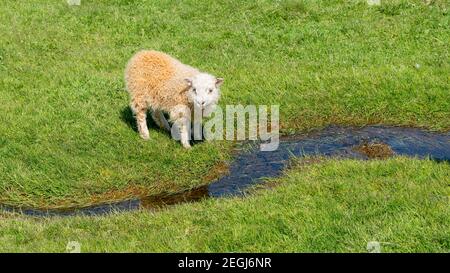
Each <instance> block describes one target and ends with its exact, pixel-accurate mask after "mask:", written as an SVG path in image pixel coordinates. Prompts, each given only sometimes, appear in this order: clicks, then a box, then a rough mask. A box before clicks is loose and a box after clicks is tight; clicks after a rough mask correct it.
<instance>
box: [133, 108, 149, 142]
mask: <svg viewBox="0 0 450 273" xmlns="http://www.w3.org/2000/svg"><path fill="white" fill-rule="evenodd" d="M146 112H147V111H146V110H141V111H139V112H136V114H135V115H136V123H137V127H138V131H139V135H140V136H141V137H142V138H143V139H144V140H148V139H150V134H149V132H148V127H147V113H146Z"/></svg>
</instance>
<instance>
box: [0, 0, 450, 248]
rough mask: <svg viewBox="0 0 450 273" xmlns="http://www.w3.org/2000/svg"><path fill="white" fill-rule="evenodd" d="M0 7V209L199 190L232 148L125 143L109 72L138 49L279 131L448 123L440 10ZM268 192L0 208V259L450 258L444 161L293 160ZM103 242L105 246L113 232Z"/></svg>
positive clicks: (123, 104) (119, 0)
mask: <svg viewBox="0 0 450 273" xmlns="http://www.w3.org/2000/svg"><path fill="white" fill-rule="evenodd" d="M81 2H82V5H81V6H79V7H69V6H68V5H67V3H66V1H65V0H59V1H52V0H35V1H21V3H20V4H18V3H17V1H13V0H4V1H1V2H0V34H1V35H0V202H1V203H7V204H12V205H21V206H42V207H61V206H68V205H86V204H89V203H95V202H99V201H102V200H103V201H105V200H109V199H118V198H125V197H127V196H131V195H136V194H156V193H161V192H168V193H170V192H174V191H179V190H182V189H185V188H189V187H194V186H196V185H199V184H202V183H207V182H208V181H209V180H210V179H211V178H212V177H214V176H215V175H216V174H217V173H218V172H220V171H221V170H222V169H223V162H226V160H227V159H229V155H230V151H231V147H232V144H231V143H229V142H220V141H217V142H211V143H199V144H197V145H195V146H194V148H193V149H192V150H190V151H186V150H184V149H183V148H182V147H181V146H180V145H179V144H178V143H177V142H175V141H173V140H171V139H170V138H169V136H168V135H167V134H166V133H164V132H161V131H160V130H157V129H156V128H155V127H154V126H152V128H151V133H150V135H151V140H150V141H148V142H144V141H142V140H140V138H139V137H138V135H137V133H136V132H135V130H134V128H135V125H134V122H133V117H132V115H131V113H130V111H129V109H128V108H127V105H128V97H127V94H126V92H125V91H124V82H123V69H124V66H125V64H126V62H127V60H128V59H129V58H130V57H131V56H132V54H133V53H134V52H136V51H137V50H139V49H143V48H151V49H157V50H161V51H165V52H167V53H170V54H172V55H174V56H176V57H178V58H179V59H181V60H182V61H184V62H186V63H189V64H191V65H194V66H197V67H199V68H200V69H202V70H205V71H208V72H211V73H213V74H215V75H218V76H222V77H224V78H225V84H224V86H223V89H222V91H223V96H222V100H221V104H222V105H226V104H264V105H270V104H279V105H280V113H281V126H282V131H283V133H291V132H303V131H308V130H311V129H313V128H319V127H323V126H325V125H327V124H342V125H365V124H373V123H382V124H393V125H408V126H418V127H426V128H428V129H431V130H440V131H445V130H449V129H450V92H449V86H450V77H449V75H450V53H449V47H448V45H449V43H450V29H449V27H448V26H449V25H450V15H449V8H450V5H449V3H448V1H445V0H435V1H432V4H431V5H426V4H425V3H424V1H420V0H415V1H414V0H411V1H406V0H391V1H382V2H383V4H382V6H380V7H368V6H367V4H366V1H364V0H360V1H356V0H355V1H344V0H326V1H325V0H318V1H313V0H297V1H294V0H288V1H268V0H258V1H225V0H219V1H213V2H208V3H205V2H204V1H195V0H188V1H182V2H180V1H167V0H165V1H151V0H142V1H133V0H95V1H94V0H82V1H81ZM276 184H279V185H280V186H279V187H275V188H274V189H273V190H268V191H262V192H260V193H258V194H256V195H254V196H250V197H248V198H246V199H229V200H227V199H220V200H205V201H203V202H201V203H196V204H185V205H180V206H176V207H173V208H170V209H168V210H167V211H161V212H155V213H151V212H148V211H139V212H133V213H123V214H117V215H111V216H106V217H92V218H88V217H75V218H49V219H34V218H28V217H24V216H19V215H14V214H7V213H2V214H0V220H1V221H0V251H57V252H59V251H64V250H65V246H66V244H67V242H68V241H79V242H80V243H81V244H82V251H226V252H229V251H286V252H290V251H313V252H316V251H339V252H346V251H352V252H361V251H366V244H367V242H369V241H381V242H386V243H382V250H383V251H395V252H413V251H425V252H448V251H449V249H450V238H449V235H448V234H449V230H450V228H449V223H450V221H449V220H450V219H449V206H448V205H449V203H448V200H449V195H450V193H449V187H448V185H449V165H448V164H447V163H441V164H438V163H435V162H432V161H427V160H425V161H419V160H415V159H405V158H395V159H391V160H388V161H386V162H384V161H371V162H359V161H352V160H345V161H334V160H325V161H324V162H322V163H319V164H317V165H312V166H306V167H296V168H295V169H294V170H291V171H289V172H288V173H287V175H286V176H285V177H283V178H280V179H278V180H274V181H272V183H271V185H276ZM111 238H114V240H112V239H111Z"/></svg>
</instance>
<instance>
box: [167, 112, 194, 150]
mask: <svg viewBox="0 0 450 273" xmlns="http://www.w3.org/2000/svg"><path fill="white" fill-rule="evenodd" d="M170 119H171V120H172V121H173V122H174V125H175V126H173V128H172V137H174V138H175V139H178V140H180V141H181V144H182V145H183V147H184V148H187V149H189V148H191V144H190V143H189V140H190V135H191V132H190V131H191V113H190V110H189V108H187V107H185V106H184V105H180V106H177V107H175V108H174V109H173V110H172V111H171V112H170ZM174 129H178V130H174Z"/></svg>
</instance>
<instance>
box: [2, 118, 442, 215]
mask: <svg viewBox="0 0 450 273" xmlns="http://www.w3.org/2000/svg"><path fill="white" fill-rule="evenodd" d="M241 148H242V151H241V152H239V153H238V154H237V156H236V157H235V159H234V160H233V162H232V163H231V166H230V171H229V174H228V175H226V176H224V177H222V178H220V179H218V180H216V181H214V182H212V183H211V184H209V185H207V186H203V187H200V188H197V189H194V190H190V191H186V192H182V193H179V194H173V195H169V196H150V197H146V198H136V199H130V200H125V201H119V202H116V203H110V204H99V205H95V206H90V207H85V208H67V209H59V210H40V209H33V208H17V207H8V206H0V207H1V208H3V209H4V210H8V211H15V212H21V213H23V214H26V215H31V216H56V215H58V216H71V215H103V214H108V213H111V212H119V211H129V210H136V209H140V208H147V209H158V208H162V207H165V206H169V205H174V204H179V203H184V202H195V201H198V200H201V199H203V198H217V197H229V196H241V195H243V194H244V192H245V190H246V189H247V188H249V187H250V186H253V185H256V184H260V183H263V182H264V180H263V179H262V178H266V177H276V176H278V175H279V174H280V173H281V172H282V170H283V169H284V168H285V167H286V166H287V164H288V162H289V158H291V157H292V156H296V157H301V156H306V155H308V156H311V155H321V156H330V157H331V156H332V157H341V158H355V159H361V160H366V159H371V158H380V159H383V158H386V157H389V156H392V155H407V156H414V157H418V158H430V159H432V160H436V161H438V162H442V161H445V162H449V161H450V133H433V132H427V131H424V130H420V129H415V128H402V127H384V126H368V127H363V128H355V127H337V126H330V127H327V128H325V129H323V130H320V131H315V132H312V133H309V134H305V135H295V136H288V137H283V138H282V139H281V141H280V146H279V148H278V149H277V150H276V151H273V152H262V151H260V150H259V145H256V143H253V144H252V143H246V144H243V145H242V147H241Z"/></svg>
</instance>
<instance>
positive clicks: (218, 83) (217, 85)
mask: <svg viewBox="0 0 450 273" xmlns="http://www.w3.org/2000/svg"><path fill="white" fill-rule="evenodd" d="M222 83H223V78H216V87H219V86H221V85H222Z"/></svg>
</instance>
